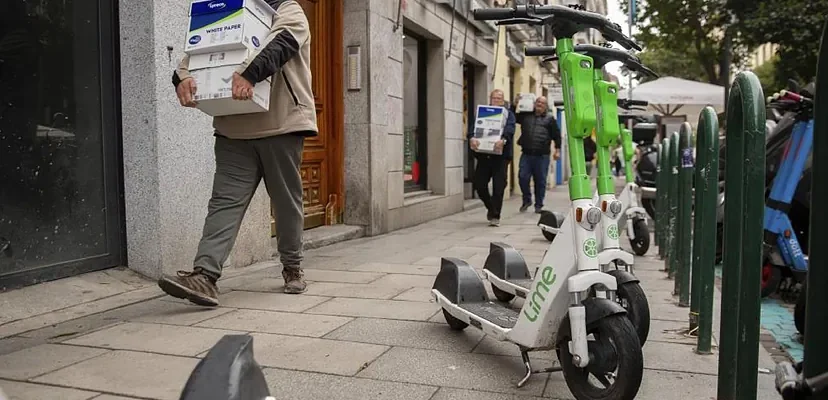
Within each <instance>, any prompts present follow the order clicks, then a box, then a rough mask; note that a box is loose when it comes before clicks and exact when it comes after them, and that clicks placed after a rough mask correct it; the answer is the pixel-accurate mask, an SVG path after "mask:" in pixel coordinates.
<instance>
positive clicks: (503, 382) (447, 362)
mask: <svg viewBox="0 0 828 400" xmlns="http://www.w3.org/2000/svg"><path fill="white" fill-rule="evenodd" d="M535 364H537V365H536V367H538V368H542V367H544V366H545V365H544V363H543V362H537V363H535ZM400 371H405V373H400ZM522 375H523V364H522V363H521V361H520V358H519V357H502V356H490V355H483V354H471V353H449V352H444V351H436V350H423V349H411V348H404V347H394V348H392V349H391V350H389V351H388V352H387V353H385V354H383V355H382V357H380V358H379V359H377V360H376V361H374V362H373V363H371V365H369V366H368V368H366V369H365V370H363V371H362V372H360V373H359V374H358V376H360V377H365V378H374V379H381V380H386V381H394V382H408V383H418V384H422V385H431V386H444V387H453V388H460V389H478V390H485V391H492V392H501V393H518V394H526V395H531V396H539V395H540V394H541V392H542V391H543V388H544V385H545V383H546V378H547V375H548V374H538V375H535V376H533V377H532V378H531V379H530V380H529V382H527V383H526V385H525V386H524V387H522V388H518V387H517V382H518V381H519V380H520V379H521V378H522Z"/></svg>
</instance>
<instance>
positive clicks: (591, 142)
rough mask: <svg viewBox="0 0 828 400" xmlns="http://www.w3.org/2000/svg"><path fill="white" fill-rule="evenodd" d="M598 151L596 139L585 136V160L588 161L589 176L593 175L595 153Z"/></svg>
mask: <svg viewBox="0 0 828 400" xmlns="http://www.w3.org/2000/svg"><path fill="white" fill-rule="evenodd" d="M597 151H598V145H596V144H595V139H593V138H592V136H587V137H585V138H584V161H585V162H586V173H587V176H588V177H590V178H591V177H592V161H593V160H595V153H596V152H597Z"/></svg>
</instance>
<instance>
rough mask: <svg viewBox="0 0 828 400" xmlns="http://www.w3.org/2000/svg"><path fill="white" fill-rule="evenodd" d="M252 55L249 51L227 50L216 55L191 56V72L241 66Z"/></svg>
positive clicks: (201, 54)
mask: <svg viewBox="0 0 828 400" xmlns="http://www.w3.org/2000/svg"><path fill="white" fill-rule="evenodd" d="M251 54H252V52H251V51H250V50H248V49H237V50H225V51H218V52H215V53H200V54H193V55H191V56H190V65H189V68H188V69H190V70H197V69H204V68H212V67H221V66H224V65H239V64H241V63H243V62H244V60H246V59H247V57H249V56H250V55H251Z"/></svg>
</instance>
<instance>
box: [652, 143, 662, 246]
mask: <svg viewBox="0 0 828 400" xmlns="http://www.w3.org/2000/svg"><path fill="white" fill-rule="evenodd" d="M655 148H656V202H655V213H654V215H653V217H654V218H655V219H656V221H655V227H654V229H653V238H654V239H655V243H656V246H658V248H659V250H658V251H659V254H661V229H660V228H659V225H658V183H659V182H660V181H659V174H658V173H659V172H660V171H661V154H662V151H661V143H659V144H656V145H655Z"/></svg>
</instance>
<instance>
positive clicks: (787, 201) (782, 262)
mask: <svg viewBox="0 0 828 400" xmlns="http://www.w3.org/2000/svg"><path fill="white" fill-rule="evenodd" d="M775 97H776V98H775V99H774V100H775V101H782V102H786V103H789V104H790V105H791V106H792V107H791V108H792V109H793V110H794V111H795V112H796V113H797V120H796V122H795V124H794V127H793V133H792V135H791V140H790V141H789V142H788V144H787V146H786V148H785V150H784V153H783V155H782V161H781V162H780V164H779V170H778V171H777V173H776V176H775V177H774V178H773V185H772V186H771V190H770V194H769V196H768V198H767V200H766V202H765V219H764V226H765V238H764V250H765V257H764V258H765V263H764V265H763V267H762V289H761V294H762V297H767V296H769V295H770V294H772V293H773V292H775V291H776V290H777V288H778V287H779V283H780V282H781V280H782V276H783V270H787V271H790V273H791V274H792V275H793V278H794V281H796V282H801V281H803V280H804V277H805V274H806V273H807V271H808V256H807V255H806V254H805V253H804V252H803V249H802V246H801V245H800V242H799V239H798V238H797V235H796V230H795V229H794V227H793V225H792V224H791V219H790V217H789V215H788V213H789V211H790V208H791V201H792V200H793V197H794V194H795V193H796V188H797V185H798V184H799V182H800V178H801V177H802V174H803V172H804V170H805V167H806V163H807V162H808V158H809V157H810V155H811V148H812V147H813V141H814V120H813V108H812V107H813V101H812V100H811V99H809V98H807V97H805V96H802V95H799V94H796V93H792V92H788V91H784V90H783V91H781V92H780V93H778V96H775ZM787 271H784V272H787Z"/></svg>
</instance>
